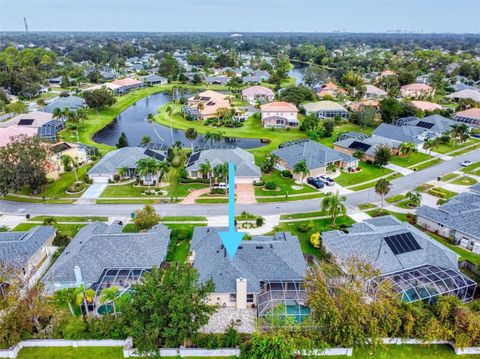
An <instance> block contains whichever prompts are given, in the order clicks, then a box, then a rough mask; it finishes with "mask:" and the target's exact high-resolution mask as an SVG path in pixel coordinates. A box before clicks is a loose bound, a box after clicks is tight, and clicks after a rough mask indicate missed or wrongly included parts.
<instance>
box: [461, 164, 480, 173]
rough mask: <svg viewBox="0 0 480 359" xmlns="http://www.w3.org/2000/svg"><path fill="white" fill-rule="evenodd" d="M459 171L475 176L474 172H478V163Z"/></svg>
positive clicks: (479, 166)
mask: <svg viewBox="0 0 480 359" xmlns="http://www.w3.org/2000/svg"><path fill="white" fill-rule="evenodd" d="M461 171H462V172H465V173H472V174H475V172H477V171H480V162H476V163H472V164H471V165H470V166H467V167H464V168H462V169H461Z"/></svg>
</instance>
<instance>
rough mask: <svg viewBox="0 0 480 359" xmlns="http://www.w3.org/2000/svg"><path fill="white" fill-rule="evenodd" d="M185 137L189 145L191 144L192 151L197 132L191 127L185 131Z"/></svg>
mask: <svg viewBox="0 0 480 359" xmlns="http://www.w3.org/2000/svg"><path fill="white" fill-rule="evenodd" d="M185 137H186V138H187V140H189V141H190V142H191V143H192V151H193V142H194V141H195V140H196V139H197V137H198V132H197V130H196V129H194V128H193V127H190V128H188V129H187V130H186V131H185Z"/></svg>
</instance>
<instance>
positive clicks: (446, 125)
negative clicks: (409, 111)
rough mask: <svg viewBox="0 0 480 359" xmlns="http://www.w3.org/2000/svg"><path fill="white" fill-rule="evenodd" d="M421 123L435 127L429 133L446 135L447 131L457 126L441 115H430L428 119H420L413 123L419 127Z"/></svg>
mask: <svg viewBox="0 0 480 359" xmlns="http://www.w3.org/2000/svg"><path fill="white" fill-rule="evenodd" d="M420 122H426V123H431V124H433V127H431V128H429V129H428V131H430V132H436V133H444V132H446V131H449V130H451V128H450V127H451V126H452V125H454V124H456V122H455V121H453V120H451V119H449V118H446V117H443V116H441V115H436V114H435V115H430V116H427V117H422V118H419V119H418V120H417V121H412V123H411V125H412V126H417V125H418V123H420Z"/></svg>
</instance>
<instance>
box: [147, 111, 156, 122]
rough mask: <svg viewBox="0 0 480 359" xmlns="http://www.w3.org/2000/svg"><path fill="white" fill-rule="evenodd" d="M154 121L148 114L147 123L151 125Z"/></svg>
mask: <svg viewBox="0 0 480 359" xmlns="http://www.w3.org/2000/svg"><path fill="white" fill-rule="evenodd" d="M154 120H155V117H154V116H153V113H149V114H148V115H147V122H148V123H149V124H152V123H153V121H154Z"/></svg>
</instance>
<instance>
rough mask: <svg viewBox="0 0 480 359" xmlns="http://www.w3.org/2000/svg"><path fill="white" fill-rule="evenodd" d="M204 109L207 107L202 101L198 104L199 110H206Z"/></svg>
mask: <svg viewBox="0 0 480 359" xmlns="http://www.w3.org/2000/svg"><path fill="white" fill-rule="evenodd" d="M204 109H205V105H204V104H203V103H201V102H200V103H199V104H198V105H197V110H198V111H202V110H204Z"/></svg>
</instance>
